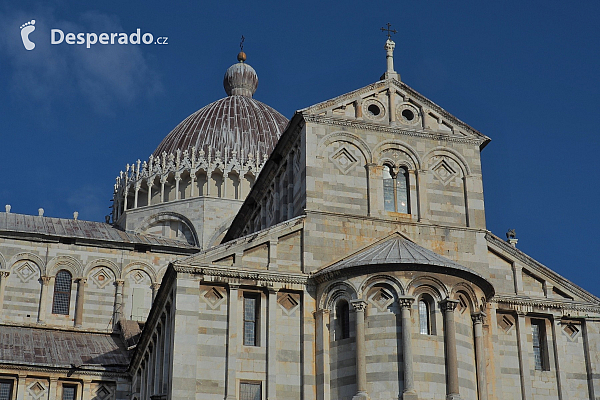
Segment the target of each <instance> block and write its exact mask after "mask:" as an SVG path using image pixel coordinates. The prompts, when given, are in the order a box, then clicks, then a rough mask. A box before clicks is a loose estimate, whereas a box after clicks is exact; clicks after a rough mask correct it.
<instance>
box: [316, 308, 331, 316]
mask: <svg viewBox="0 0 600 400" xmlns="http://www.w3.org/2000/svg"><path fill="white" fill-rule="evenodd" d="M313 314H314V315H315V317H317V316H319V315H322V316H325V315H330V314H331V310H329V309H327V308H321V309H319V310H317V311H315V312H314V313H313Z"/></svg>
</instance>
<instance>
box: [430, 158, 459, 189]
mask: <svg viewBox="0 0 600 400" xmlns="http://www.w3.org/2000/svg"><path fill="white" fill-rule="evenodd" d="M431 170H432V171H433V174H434V175H435V176H436V177H437V178H438V179H439V180H440V181H441V182H442V184H443V185H444V186H446V185H447V184H448V183H450V181H452V180H453V179H454V177H455V176H457V173H456V171H455V170H454V168H452V167H451V166H450V164H449V163H448V162H447V161H446V160H444V159H442V160H440V161H439V162H438V163H437V164H435V166H434V167H433V168H432V169H431Z"/></svg>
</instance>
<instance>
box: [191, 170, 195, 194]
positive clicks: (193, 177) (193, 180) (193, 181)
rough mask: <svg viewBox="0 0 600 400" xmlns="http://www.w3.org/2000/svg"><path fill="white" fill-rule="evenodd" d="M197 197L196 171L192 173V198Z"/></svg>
mask: <svg viewBox="0 0 600 400" xmlns="http://www.w3.org/2000/svg"><path fill="white" fill-rule="evenodd" d="M195 195H196V171H194V170H191V171H190V197H194V196H195Z"/></svg>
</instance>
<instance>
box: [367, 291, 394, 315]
mask: <svg viewBox="0 0 600 400" xmlns="http://www.w3.org/2000/svg"><path fill="white" fill-rule="evenodd" d="M369 301H370V302H371V304H373V305H374V306H375V307H377V309H378V310H379V311H382V312H383V311H385V310H387V308H388V307H389V306H390V304H392V303H393V302H394V296H393V295H392V294H391V293H390V292H388V291H387V290H385V289H383V288H380V289H379V290H377V291H376V292H375V293H373V294H372V295H371V297H369Z"/></svg>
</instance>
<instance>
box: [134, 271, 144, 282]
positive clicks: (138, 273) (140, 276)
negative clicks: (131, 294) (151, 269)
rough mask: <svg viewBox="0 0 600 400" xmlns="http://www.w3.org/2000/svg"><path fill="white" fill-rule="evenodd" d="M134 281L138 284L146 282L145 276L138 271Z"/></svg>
mask: <svg viewBox="0 0 600 400" xmlns="http://www.w3.org/2000/svg"><path fill="white" fill-rule="evenodd" d="M133 280H134V281H135V283H137V284H140V283H142V282H144V274H142V273H141V272H140V271H136V273H135V274H133Z"/></svg>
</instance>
